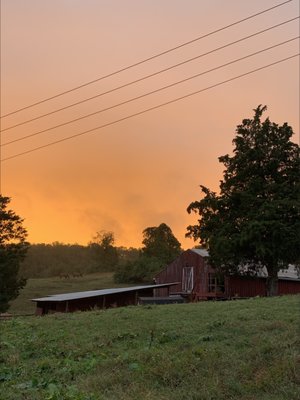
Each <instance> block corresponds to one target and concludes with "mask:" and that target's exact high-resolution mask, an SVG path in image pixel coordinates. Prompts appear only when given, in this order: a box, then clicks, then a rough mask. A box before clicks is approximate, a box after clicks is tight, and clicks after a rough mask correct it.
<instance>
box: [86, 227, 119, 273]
mask: <svg viewBox="0 0 300 400" xmlns="http://www.w3.org/2000/svg"><path fill="white" fill-rule="evenodd" d="M114 244H115V236H114V233H113V232H111V231H104V230H102V231H98V232H97V233H96V235H95V236H94V237H93V240H92V241H91V242H90V243H89V247H90V250H91V252H92V255H93V257H94V260H95V262H96V263H97V264H98V270H99V271H113V270H114V269H115V268H116V266H117V265H118V259H119V257H118V251H117V249H116V247H115V246H114Z"/></svg>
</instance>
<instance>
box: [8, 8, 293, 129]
mask: <svg viewBox="0 0 300 400" xmlns="http://www.w3.org/2000/svg"><path fill="white" fill-rule="evenodd" d="M297 19H299V16H298V17H295V18H292V19H289V20H287V21H284V22H281V23H279V24H276V25H272V26H271V27H269V28H266V29H263V30H261V31H258V32H255V33H253V34H251V35H248V36H245V37H243V38H241V39H238V40H235V41H233V42H230V43H227V44H225V45H223V46H220V47H217V48H215V49H213V50H210V51H208V52H205V53H202V54H200V55H198V56H195V57H192V58H189V59H187V60H185V61H182V62H180V63H177V64H174V65H171V66H170V67H167V68H164V69H162V70H160V71H157V72H154V73H152V74H149V75H146V76H144V77H142V78H139V79H136V80H134V81H131V82H128V83H125V84H123V85H121V86H118V87H116V88H113V89H110V90H107V91H105V92H102V93H98V94H96V95H94V96H91V97H88V98H86V99H83V100H80V101H77V102H75V103H72V104H69V105H67V106H64V107H61V108H58V109H56V110H53V111H50V112H47V113H45V114H42V115H39V116H37V117H34V118H30V119H28V120H26V121H23V122H19V123H18V124H15V125H11V126H9V127H7V128H5V129H2V132H5V131H8V130H10V129H13V128H16V127H18V126H22V125H25V124H28V123H30V122H33V121H36V120H39V119H41V118H44V117H47V116H49V115H52V114H55V113H58V112H60V111H63V110H66V109H68V108H71V107H74V106H77V105H79V104H82V103H85V102H87V101H90V100H94V99H96V98H98V97H101V96H104V95H106V94H109V93H112V92H115V91H117V90H119V89H123V88H125V87H128V86H131V85H133V84H135V83H138V82H142V81H144V80H146V79H148V78H151V77H154V76H157V75H159V74H161V73H163V72H166V71H169V70H171V69H173V68H176V67H179V66H182V65H184V64H187V63H189V62H191V61H195V60H197V59H199V58H202V57H204V56H207V55H209V54H212V53H215V52H217V51H219V50H222V49H225V48H227V47H230V46H233V45H234V44H237V43H240V42H243V41H245V40H247V39H250V38H253V37H254V36H258V35H260V34H262V33H265V32H268V31H270V30H272V29H275V28H278V27H280V26H282V25H285V24H287V23H290V22H293V21H295V20H297Z"/></svg>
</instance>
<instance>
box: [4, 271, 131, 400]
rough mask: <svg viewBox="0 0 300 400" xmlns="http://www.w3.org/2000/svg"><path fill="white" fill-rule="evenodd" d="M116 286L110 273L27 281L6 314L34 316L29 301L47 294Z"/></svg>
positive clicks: (33, 307) (33, 304) (32, 307)
mask: <svg viewBox="0 0 300 400" xmlns="http://www.w3.org/2000/svg"><path fill="white" fill-rule="evenodd" d="M118 286H124V285H117V284H115V283H114V281H113V273H112V272H104V273H95V274H89V275H84V276H82V277H80V278H69V279H61V278H59V277H53V278H38V279H28V281H27V284H26V286H25V287H24V289H22V290H21V293H20V295H19V297H18V298H17V299H16V300H14V301H13V302H11V306H10V308H9V310H8V312H9V313H12V314H14V315H24V314H34V312H35V307H36V304H35V303H33V302H32V301H30V299H34V298H38V297H45V296H47V295H49V294H59V293H70V292H80V291H84V290H94V289H105V288H111V287H118ZM0 400H1V397H0Z"/></svg>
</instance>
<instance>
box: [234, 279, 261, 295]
mask: <svg viewBox="0 0 300 400" xmlns="http://www.w3.org/2000/svg"><path fill="white" fill-rule="evenodd" d="M227 285H228V286H227V288H226V295H227V296H228V297H255V296H266V294H267V293H266V279H250V278H240V277H233V276H230V277H228V279H227Z"/></svg>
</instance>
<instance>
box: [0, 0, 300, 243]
mask: <svg viewBox="0 0 300 400" xmlns="http://www.w3.org/2000/svg"><path fill="white" fill-rule="evenodd" d="M279 3H281V1H280V0H277V1H275V0H263V1H262V0H252V1H251V2H250V1H240V0H200V1H199V0H184V1H183V0H163V1H162V0H126V1H124V0H43V1H41V0H1V115H2V116H4V115H6V114H8V113H11V112H14V111H15V110H18V109H20V108H23V107H25V106H28V105H31V104H33V103H36V102H39V101H41V100H43V99H47V98H49V97H52V96H55V95H57V94H58V93H61V92H64V91H68V90H70V89H72V88H74V87H77V86H79V85H83V84H85V83H87V82H90V81H93V80H96V79H98V78H101V77H103V76H106V75H109V74H112V73H113V72H115V71H118V70H120V69H123V68H125V67H127V66H130V65H132V64H136V63H138V62H140V61H141V60H144V59H148V58H150V57H152V56H153V55H156V54H159V53H162V52H165V51H166V50H168V49H171V48H174V47H177V46H179V45H181V44H183V43H185V42H189V41H192V40H194V39H195V38H198V37H200V36H203V35H205V34H207V33H209V32H213V31H215V30H218V29H220V28H222V27H225V26H227V25H230V24H232V23H234V22H236V21H239V20H242V19H244V18H247V17H249V16H250V15H252V14H255V13H258V12H260V11H262V10H265V9H267V8H270V7H273V6H274V5H276V4H279ZM298 15H299V1H298V0H291V1H289V2H288V3H287V4H285V5H283V6H281V7H278V8H276V9H273V10H271V11H269V12H266V13H264V14H262V15H260V16H257V17H255V18H252V19H249V20H247V21H244V22H242V23H240V24H236V25H234V26H232V27H230V28H228V29H224V30H222V31H220V32H217V33H215V34H211V35H209V36H206V37H205V38H203V39H201V40H197V41H194V42H193V43H191V44H189V45H186V46H182V47H180V48H178V49H177V50H174V51H172V52H169V53H167V54H164V55H162V56H159V57H156V58H154V59H152V60H150V61H148V62H145V63H142V64H139V65H137V66H135V67H133V68H129V69H126V70H125V71H123V72H121V73H117V74H113V75H112V76H110V77H108V78H105V79H101V80H98V81H97V82H95V83H94V84H91V85H87V86H84V87H83V88H81V89H79V90H75V91H72V92H69V93H67V94H65V95H63V96H60V97H57V98H55V99H52V100H49V101H45V102H43V103H41V104H39V105H37V106H34V107H30V108H27V109H26V110H23V111H20V112H18V113H13V114H11V115H8V116H6V117H2V118H1V129H2V132H1V144H2V146H1V159H2V162H1V191H2V195H4V196H9V197H11V204H10V205H11V208H12V209H13V210H14V211H15V212H16V213H17V214H18V215H20V216H21V217H22V218H24V226H25V227H26V228H27V230H28V235H29V236H28V239H29V241H30V242H32V243H52V242H55V241H59V242H63V243H80V244H87V243H88V242H89V241H90V240H92V237H93V236H94V235H95V233H96V232H97V231H101V230H109V231H113V232H114V234H115V238H116V244H117V245H118V246H126V247H130V246H134V247H139V246H141V241H142V231H143V230H144V229H145V228H146V227H149V226H158V225H159V224H161V223H162V222H164V223H166V224H167V225H169V226H170V227H171V229H172V231H173V233H174V235H175V236H176V237H177V239H178V240H179V241H180V243H181V244H182V247H183V248H189V247H192V246H194V244H195V243H194V242H193V241H192V240H191V239H187V238H185V233H186V227H187V226H188V225H190V224H194V223H195V222H196V220H197V216H196V215H189V214H188V213H187V211H186V209H187V207H188V205H189V204H190V203H191V202H192V201H195V200H199V199H200V196H201V191H200V188H199V185H204V186H207V187H209V188H210V189H212V190H215V191H218V188H219V182H220V180H221V179H222V172H223V166H222V164H220V163H219V162H218V157H219V156H221V155H224V154H227V153H229V154H230V153H231V152H232V149H233V147H232V140H233V138H234V135H235V129H236V126H237V125H238V124H240V123H241V121H242V119H244V118H251V117H252V116H253V109H254V108H256V107H257V106H258V105H259V104H263V105H267V107H268V110H267V112H266V113H265V117H267V116H269V117H270V119H271V120H272V121H274V122H276V123H278V124H282V123H284V122H288V123H289V124H290V125H291V126H292V127H293V130H294V132H295V135H294V137H293V140H294V141H295V142H297V143H299V125H300V122H299V121H300V117H299V108H300V105H299V56H298V57H295V58H292V59H289V60H287V61H285V62H282V63H280V64H277V65H274V66H271V67H269V68H266V69H263V70H260V71H258V72H256V73H252V74H249V75H246V76H244V77H242V78H239V79H235V80H233V81H230V82H228V83H226V84H221V85H219V86H216V87H213V88H211V89H207V90H203V89H206V88H208V87H210V86H214V85H216V84H218V83H221V82H223V81H225V80H228V79H231V78H233V77H236V76H238V75H241V74H244V73H247V72H249V71H251V70H254V69H257V68H260V67H262V66H264V65H267V64H271V63H273V62H276V61H279V60H281V59H284V58H287V57H290V56H293V55H295V54H298V53H299V38H298V39H295V40H292V41H290V42H288V43H285V44H283V45H280V46H278V47H275V48H273V49H270V50H268V51H265V52H262V53H260V54H257V55H255V56H251V57H248V58H245V59H244V60H241V61H239V62H236V63H233V64H230V65H228V66H226V67H223V68H219V69H216V70H214V71H211V72H209V73H204V74H203V72H206V71H208V70H210V69H214V68H216V67H218V66H221V65H222V64H226V63H229V62H232V61H233V60H235V59H238V58H242V57H245V56H248V55H249V54H252V53H254V52H257V51H259V50H263V49H265V48H268V47H271V46H273V45H276V44H279V43H281V42H284V41H287V40H290V39H294V38H297V37H298V36H299V33H300V25H299V19H296V20H294V21H291V22H289V23H286V24H284V25H281V26H279V27H277V28H274V29H271V30H269V31H267V32H265V33H263V34H260V35H256V36H254V37H252V38H250V39H247V40H244V41H241V42H239V43H236V44H234V45H231V46H228V47H226V48H223V49H221V50H218V51H214V52H212V53H210V54H209V55H206V56H202V57H200V58H199V57H198V58H197V59H195V60H194V61H193V62H189V63H186V64H184V65H181V66H179V67H176V68H173V69H171V70H168V71H166V72H164V73H160V74H157V75H155V76H153V77H151V78H148V79H144V80H142V81H140V82H138V83H135V84H132V85H127V86H126V87H124V88H122V89H118V90H114V91H112V92H110V93H108V94H105V95H101V96H98V97H97V98H95V99H93V100H91V101H87V102H84V103H82V104H80V105H77V106H73V107H69V108H68V109H65V110H63V111H60V112H55V113H52V114H50V115H48V116H46V117H43V118H40V119H36V120H34V121H32V122H30V123H25V124H23V125H20V126H17V127H15V128H11V129H7V128H10V127H12V126H14V125H17V124H19V123H22V122H25V121H27V120H30V119H34V118H36V117H38V116H41V115H43V114H46V113H50V112H53V111H55V110H57V109H59V108H62V107H65V106H68V105H71V104H73V103H75V102H79V101H81V100H84V99H86V98H89V97H92V96H96V95H98V94H101V93H103V92H106V91H111V90H112V89H116V88H118V87H119V86H122V85H126V84H128V83H130V82H132V81H134V80H137V79H140V78H143V77H145V76H147V75H150V74H153V73H156V72H158V71H160V70H162V69H166V68H168V67H170V66H173V65H175V64H178V63H181V62H183V61H185V60H187V59H189V58H194V57H197V56H199V55H201V54H203V53H207V52H210V51H211V50H214V49H216V48H218V47H221V46H224V45H226V44H229V43H231V42H233V41H236V40H238V39H241V38H243V37H245V36H249V35H252V34H254V33H256V32H258V31H260V30H264V29H266V28H269V27H272V26H273V25H276V24H279V23H282V22H284V21H287V20H289V19H292V18H295V17H297V16H298ZM201 73H202V75H200V76H198V77H196V78H193V79H190V80H187V81H186V82H183V83H181V84H178V85H174V86H172V87H171V88H168V89H165V90H161V91H158V92H156V93H154V94H151V95H147V96H144V97H142V98H140V99H137V100H134V101H131V102H128V103H126V104H123V105H121V106H116V105H117V104H119V103H122V102H126V101H127V100H129V99H133V98H135V97H138V96H142V95H144V94H146V93H149V92H151V91H154V90H156V89H159V88H162V87H164V86H167V85H171V84H173V83H175V82H177V81H180V80H183V79H186V78H189V77H191V76H194V75H196V74H201ZM196 91H200V92H199V93H198V94H195V95H193V96H190V97H187V98H185V99H182V100H180V101H177V102H173V103H170V104H168V105H166V106H163V107H160V108H157V109H155V110H152V111H149V112H147V113H143V114H140V115H137V116H135V117H131V118H127V117H128V116H130V115H132V114H136V113H139V112H142V111H143V110H146V109H148V108H152V107H156V106H157V105H159V104H162V103H166V102H170V101H172V100H174V99H176V98H179V97H182V96H186V95H188V94H189V93H192V92H196ZM110 107H113V108H110ZM105 108H110V109H109V110H107V111H103V112H101V113H98V114H95V115H93V116H91V117H88V118H85V119H82V120H80V121H77V122H74V123H70V124H67V125H64V126H61V127H60V128H56V129H52V130H50V131H47V132H44V133H41V134H38V135H35V136H33V137H30V138H27V139H24V140H20V138H22V137H24V136H28V135H32V134H34V133H37V132H39V131H41V130H45V129H49V128H50V127H54V126H56V125H59V124H63V123H65V122H68V121H70V120H72V119H76V118H79V117H81V116H84V115H86V114H90V113H95V112H97V111H99V110H102V109H105ZM122 118H127V119H125V120H123V121H120V122H116V123H114V124H112V125H109V126H107V127H105V128H101V129H97V130H94V131H92V132H90V133H88V134H84V135H81V136H79V137H75V138H74V139H71V140H66V141H64V142H61V143H58V144H55V145H51V146H48V147H46V148H42V149H40V150H37V151H34V152H30V153H27V154H24V155H21V156H17V157H15V158H11V159H7V158H9V157H11V156H13V155H17V154H20V153H24V152H26V151H29V150H31V149H34V148H36V147H40V146H44V145H46V144H49V143H51V142H54V141H57V140H61V139H63V138H67V137H69V136H72V135H76V134H79V133H81V132H84V131H87V130H90V129H94V128H96V127H99V126H102V125H105V124H109V123H111V122H114V121H117V120H119V119H122ZM14 140H18V141H16V142H13V143H11V144H6V143H7V142H10V141H14ZM5 159H6V160H5ZM196 244H197V243H196Z"/></svg>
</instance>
